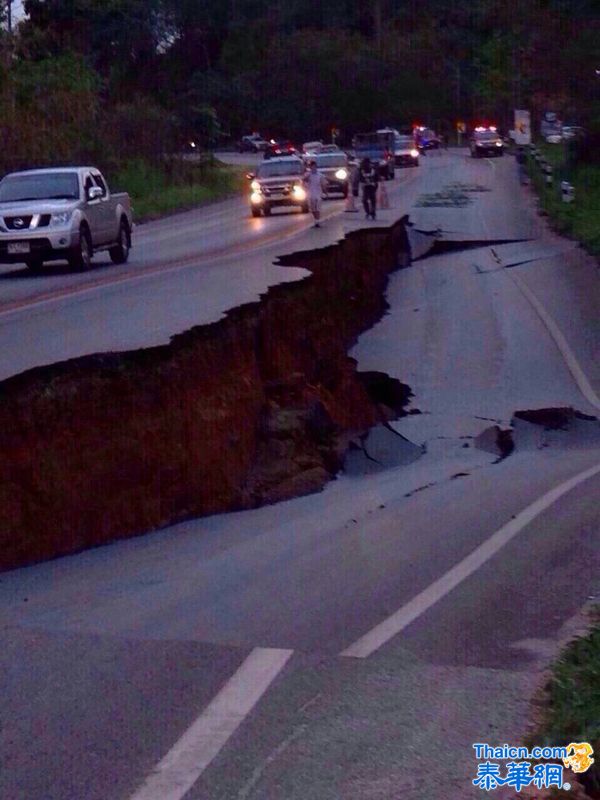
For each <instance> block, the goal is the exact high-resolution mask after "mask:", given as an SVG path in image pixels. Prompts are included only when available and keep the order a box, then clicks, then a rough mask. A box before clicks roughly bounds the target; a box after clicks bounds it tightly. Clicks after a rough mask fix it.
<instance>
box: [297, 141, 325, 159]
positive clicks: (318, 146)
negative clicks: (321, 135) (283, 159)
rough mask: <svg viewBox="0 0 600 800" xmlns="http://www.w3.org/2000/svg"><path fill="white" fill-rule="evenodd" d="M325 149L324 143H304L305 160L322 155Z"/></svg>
mask: <svg viewBox="0 0 600 800" xmlns="http://www.w3.org/2000/svg"><path fill="white" fill-rule="evenodd" d="M322 149H323V142H304V144H303V145H302V157H303V158H304V159H309V158H312V157H313V156H316V155H317V153H320V152H321V150H322Z"/></svg>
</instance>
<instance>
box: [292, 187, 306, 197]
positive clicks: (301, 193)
mask: <svg viewBox="0 0 600 800" xmlns="http://www.w3.org/2000/svg"><path fill="white" fill-rule="evenodd" d="M292 194H293V195H294V199H295V200H306V192H305V191H304V189H303V188H302V186H298V185H296V186H294V188H293V189H292Z"/></svg>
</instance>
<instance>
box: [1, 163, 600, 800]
mask: <svg viewBox="0 0 600 800" xmlns="http://www.w3.org/2000/svg"><path fill="white" fill-rule="evenodd" d="M503 162H504V163H503V164H493V163H492V164H489V163H488V162H487V161H485V160H482V161H477V162H472V161H471V160H468V159H463V158H462V156H460V155H459V154H456V153H451V154H449V155H447V156H446V155H442V156H440V158H439V159H435V160H434V158H433V157H432V159H431V162H428V164H429V166H428V167H427V173H428V174H427V176H426V178H425V179H424V181H425V185H424V187H423V191H422V193H423V194H426V195H431V194H435V193H436V191H440V192H444V191H445V189H444V187H445V186H446V185H448V184H451V183H457V182H459V181H460V182H462V183H464V184H468V185H472V184H473V185H474V184H476V185H486V186H487V187H488V188H489V191H488V192H477V193H475V192H474V193H472V194H473V197H474V199H473V201H472V202H471V203H470V204H468V205H462V206H458V207H456V206H450V205H446V206H436V205H418V197H415V198H414V201H413V202H414V209H412V210H411V219H414V220H415V227H418V228H419V229H421V230H436V229H437V228H438V227H440V228H442V229H444V230H445V231H453V233H452V234H445V235H446V236H447V237H448V238H451V237H455V238H456V240H459V239H460V240H461V241H465V240H467V239H473V240H478V241H485V240H492V239H493V240H498V239H503V240H506V239H530V240H531V241H530V242H528V243H522V242H521V243H518V244H504V245H494V246H493V248H490V247H485V246H483V247H481V248H479V249H474V250H461V251H456V252H452V253H445V254H441V255H437V256H434V257H431V258H428V259H424V260H421V261H419V262H418V263H416V264H415V265H414V266H413V267H411V268H409V269H402V270H399V271H398V272H396V273H395V274H394V275H393V277H392V278H391V280H390V283H389V285H388V288H387V292H386V299H387V302H388V304H389V310H388V313H387V314H386V315H385V316H384V317H383V318H382V319H381V320H380V322H379V323H377V324H376V325H375V326H374V327H372V328H371V329H370V330H369V331H368V332H366V333H364V334H363V335H362V336H361V337H360V339H359V341H358V343H357V345H356V347H355V348H354V349H353V350H352V352H351V355H352V356H353V357H354V358H355V359H356V360H357V369H358V370H359V371H360V372H371V373H380V374H381V373H383V374H386V375H387V376H389V377H390V378H392V379H397V380H399V381H401V382H402V383H403V384H408V385H409V386H410V387H411V390H412V392H413V395H414V396H413V399H412V408H413V410H416V409H418V410H419V411H420V412H421V413H412V414H411V413H408V414H407V415H406V416H404V417H402V418H401V419H398V420H388V421H387V422H386V425H389V426H390V427H391V428H392V429H393V430H394V431H395V434H394V433H392V432H391V431H390V430H388V429H387V427H385V426H384V427H383V429H382V428H378V427H376V428H374V430H373V432H372V434H370V435H369V436H370V437H371V438H369V436H367V437H366V438H359V440H358V441H357V443H356V450H357V451H360V450H361V447H362V450H363V461H362V464H363V465H364V463H365V462H367V461H369V463H374V462H377V463H376V467H377V468H376V469H374V470H373V471H371V470H369V469H363V468H362V467H360V465H353V469H352V470H348V472H347V473H346V474H344V473H342V474H340V475H339V477H338V479H337V480H335V481H332V482H329V483H328V484H327V485H326V487H325V488H324V490H323V491H322V492H320V493H318V494H312V495H307V496H304V497H301V498H298V499H295V500H289V501H286V502H284V503H278V504H275V505H269V506H265V507H263V508H259V509H255V510H251V511H241V512H237V513H233V514H221V515H219V516H213V517H207V518H204V519H200V520H194V521H189V522H185V523H182V524H180V525H178V526H176V527H174V528H171V529H167V530H165V531H162V532H159V533H155V534H152V535H150V536H146V537H141V538H138V539H132V540H129V541H126V542H120V543H117V544H115V545H112V546H109V547H103V548H99V549H96V550H94V551H88V552H86V553H82V554H80V555H78V556H74V557H70V558H64V559H59V560H56V561H53V562H50V563H48V564H42V565H39V566H35V567H30V568H27V569H22V570H16V571H13V572H11V573H5V574H3V575H2V576H0V600H1V606H0V607H1V609H2V610H1V611H0V622H1V624H2V638H3V642H2V645H3V646H2V649H1V650H0V659H1V660H2V669H3V673H2V674H3V675H4V676H5V679H4V680H5V685H4V686H3V687H2V688H3V690H4V698H5V703H4V725H3V728H2V739H1V740H0V742H1V747H2V751H3V756H4V759H3V760H4V761H5V762H6V763H8V764H9V769H8V770H6V769H5V770H4V771H3V772H2V774H1V775H0V794H2V795H6V796H7V797H11V798H12V797H18V796H19V795H21V796H24V797H27V798H28V800H29V798H31V800H38V798H39V799H40V800H41V798H44V800H55V799H56V800H66V798H69V800H70V799H71V798H73V797H85V798H86V800H87V799H89V800H96V798H97V799H98V800H100V798H102V800H105V799H106V797H111V798H123V800H126V799H127V798H135V800H165V798H169V799H171V798H173V800H181V798H183V797H184V796H185V800H248V798H250V800H256V799H257V798H260V800H267V799H268V800H296V799H297V798H298V800H299V798H302V800H305V798H309V799H313V798H314V800H317V799H318V800H341V799H342V798H343V799H344V800H345V798H352V800H355V799H356V800H383V799H384V798H385V800H390V799H391V800H400V798H402V800H422V798H424V797H427V798H428V800H438V798H439V800H442V798H444V800H446V798H456V799H457V800H458V798H461V800H462V799H463V798H470V797H477V796H479V792H478V791H476V790H475V789H474V787H473V786H472V783H471V781H472V779H473V777H474V775H475V773H476V762H475V760H474V758H473V751H472V747H471V745H472V743H473V742H475V741H488V740H489V741H490V742H491V743H504V742H509V743H517V742H518V741H519V740H520V737H521V735H522V734H523V731H524V728H525V725H526V720H527V717H528V710H527V701H528V698H529V696H530V693H531V691H532V688H533V687H534V686H535V684H536V682H537V681H538V678H539V670H540V669H541V668H542V667H543V666H544V665H545V664H546V662H547V659H548V658H549V657H550V656H551V655H552V654H553V653H555V652H556V649H557V647H558V644H559V642H560V641H561V640H562V638H563V637H564V636H565V635H566V633H567V632H568V631H570V630H572V625H573V620H575V619H576V618H577V614H578V612H579V609H580V608H581V606H582V605H583V604H584V603H585V601H586V600H587V599H588V598H589V597H590V596H593V595H598V593H599V587H598V574H599V573H598V552H599V548H598V544H599V543H598V528H599V526H598V503H597V498H598V493H599V490H600V467H599V466H598V465H599V463H600V448H599V446H598V438H597V428H598V423H597V421H595V420H594V419H588V418H591V417H595V416H597V414H598V408H596V407H595V403H596V399H595V398H597V395H598V390H599V387H600V380H599V378H600V375H599V373H598V365H597V363H596V361H595V359H594V354H597V339H596V338H595V336H596V328H595V322H594V321H595V319H596V314H597V308H598V306H597V294H595V292H596V291H597V289H596V287H597V283H595V281H597V277H596V274H595V272H594V270H595V266H594V265H593V264H591V263H590V262H589V261H588V260H587V259H586V258H585V257H584V256H583V255H582V253H581V252H580V251H578V250H577V249H576V247H575V246H574V245H572V243H568V242H564V241H562V240H558V239H555V238H554V237H553V236H550V235H546V234H545V233H544V232H543V231H541V230H540V228H539V225H538V224H537V223H536V221H535V217H532V216H531V208H530V206H529V205H528V202H527V199H526V198H524V197H523V196H522V195H521V194H520V190H519V188H518V185H517V180H516V174H513V173H512V172H511V167H512V166H514V165H512V164H511V162H510V161H509V160H508V159H504V160H503ZM424 171H425V170H424ZM436 175H438V176H439V179H436ZM436 184H437V185H436ZM437 215H439V217H438V216H437ZM492 228H493V230H492ZM517 263H519V264H520V266H512V267H511V268H509V269H507V268H506V267H507V266H508V265H514V264H517ZM534 301H535V302H534ZM536 302H537V305H536ZM561 335H562V339H561ZM543 409H546V410H548V409H549V410H550V411H544V412H542V411H541V410H543ZM561 409H562V411H560V410H561ZM564 409H573V411H566V410H564ZM408 410H409V412H410V410H411V409H410V408H409V409H408ZM557 410H559V411H558V412H557ZM516 412H519V413H518V414H517V413H516ZM549 420H550V421H553V422H556V421H557V420H558V422H556V425H549V424H548V421H549ZM540 422H541V424H540ZM558 423H560V424H558ZM549 427H550V430H547V428H549ZM382 430H383V432H384V435H381V431H382ZM498 431H510V439H511V441H512V443H513V445H514V449H513V450H512V452H510V453H506V452H504V455H505V457H503V458H501V456H502V455H503V447H500V446H499V444H498V435H497V432H498ZM490 432H491V433H490ZM508 435H509V434H504V436H505V437H507V436H508ZM505 450H506V447H505V446H504V451H505ZM364 453H367V454H368V456H369V458H368V459H367V458H366V457H365V456H364ZM359 455H360V453H359ZM354 466H356V467H357V468H354ZM23 698H27V702H25V703H24V702H23ZM49 754H50V755H49Z"/></svg>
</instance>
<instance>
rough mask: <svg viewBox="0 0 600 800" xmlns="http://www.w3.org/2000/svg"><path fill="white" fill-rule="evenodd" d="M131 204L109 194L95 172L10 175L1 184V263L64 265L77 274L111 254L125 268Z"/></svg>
mask: <svg viewBox="0 0 600 800" xmlns="http://www.w3.org/2000/svg"><path fill="white" fill-rule="evenodd" d="M131 230H132V219H131V204H130V202H129V195H128V194H126V193H125V192H122V193H119V194H111V192H110V190H109V188H108V184H107V183H106V181H105V179H104V177H103V176H102V174H101V173H100V170H98V169H96V168H95V167H61V168H54V169H36V170H27V171H24V172H12V173H10V174H9V175H5V177H4V178H3V179H2V180H1V181H0V263H1V264H14V263H25V264H27V266H28V267H29V268H30V269H31V270H38V269H40V268H41V267H42V265H43V264H44V262H45V261H56V260H61V259H66V260H67V261H68V262H69V265H70V266H71V268H72V269H74V270H85V269H89V267H90V266H91V261H92V256H93V254H94V252H97V251H99V250H108V253H109V255H110V257H111V259H112V261H113V263H115V264H123V263H125V261H127V259H128V257H129V250H130V248H131Z"/></svg>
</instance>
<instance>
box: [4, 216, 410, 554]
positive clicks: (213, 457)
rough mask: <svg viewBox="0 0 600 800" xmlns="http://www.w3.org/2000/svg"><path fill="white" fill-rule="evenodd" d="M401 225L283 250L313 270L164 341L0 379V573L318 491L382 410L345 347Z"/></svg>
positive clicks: (394, 251) (359, 325)
mask: <svg viewBox="0 0 600 800" xmlns="http://www.w3.org/2000/svg"><path fill="white" fill-rule="evenodd" d="M403 237H404V229H403V224H402V222H401V223H398V224H397V225H396V226H395V227H394V228H392V229H390V230H387V231H385V230H373V231H364V232H357V233H355V234H351V235H350V236H349V237H348V238H347V239H345V240H344V241H343V242H341V243H340V244H339V245H336V246H333V247H329V248H327V249H325V250H321V251H312V252H308V253H299V254H296V255H294V256H290V257H286V259H285V263H286V264H293V265H295V266H303V267H306V268H307V269H309V270H310V271H311V273H312V274H311V275H310V276H309V277H307V278H306V279H304V280H302V281H300V282H298V283H294V284H287V285H282V286H278V287H274V288H272V289H271V290H269V292H268V293H267V294H266V295H265V296H264V297H263V298H262V300H261V301H260V302H258V303H252V304H249V305H246V306H242V307H241V308H238V309H235V310H234V311H232V312H230V313H229V314H227V316H226V317H225V318H224V319H223V320H221V321H219V322H217V323H215V324H212V325H208V326H202V327H197V328H193V329H192V330H190V331H188V332H186V333H185V334H182V335H180V336H177V337H175V338H174V339H173V340H172V341H171V343H170V344H169V345H166V346H163V347H155V348H151V349H147V350H141V351H135V352H130V353H124V354H103V355H95V356H90V357H84V358H79V359H75V360H73V361H68V362H65V363H62V364H57V365H53V366H49V367H44V368H39V369H34V370H31V371H29V372H27V373H24V374H22V375H19V376H16V377H14V378H11V379H9V380H7V381H4V382H3V383H2V384H0V442H1V446H0V569H10V568H12V567H16V566H19V565H23V564H27V563H31V562H34V561H38V560H41V559H47V558H52V557H55V556H59V555H63V554H66V553H71V552H74V551H77V550H80V549H82V548H86V547H90V546H94V545H99V544H101V543H105V542H109V541H112V540H114V539H117V538H122V537H126V536H131V535H136V534H140V533H143V532H146V531H149V530H151V529H155V528H158V527H161V526H165V525H167V524H170V523H173V522H175V521H177V520H181V519H184V518H189V517H192V516H200V515H205V514H211V513H215V512H222V511H227V510H233V509H242V508H249V507H253V506H256V505H259V504H261V503H265V502H272V501H274V500H279V499H282V498H286V497H291V496H294V495H297V494H302V493H305V492H309V491H314V490H316V489H318V488H320V487H321V486H322V485H323V484H324V483H325V482H326V481H327V480H329V479H330V478H331V477H332V476H333V475H334V474H335V472H336V471H337V470H338V469H339V467H340V463H341V456H342V452H343V449H344V446H345V442H346V441H347V435H349V434H353V433H355V432H357V431H365V430H367V429H368V428H369V427H370V426H371V425H373V424H376V423H377V422H379V421H380V420H381V418H382V415H384V416H385V414H386V413H388V412H387V411H386V410H384V409H385V407H384V406H382V405H381V404H380V403H378V402H376V399H375V400H374V399H372V398H371V397H370V396H369V392H368V382H365V381H361V380H360V379H359V378H358V377H357V373H356V365H355V363H354V362H353V360H352V359H350V358H348V356H347V352H348V349H349V347H350V346H351V344H352V343H353V342H354V340H355V339H356V337H357V336H358V335H359V334H360V333H361V332H362V331H364V330H366V329H368V328H369V327H371V326H372V325H373V324H374V323H375V321H376V320H377V319H378V318H379V317H380V316H381V315H382V313H383V312H384V310H385V307H386V306H385V299H384V291H385V286H386V282H387V277H388V274H389V273H390V272H391V271H392V270H393V269H395V268H396V265H397V263H398V249H399V246H401V242H402V241H403ZM401 391H405V393H406V398H408V394H409V392H408V389H407V388H406V389H403V390H401Z"/></svg>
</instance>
